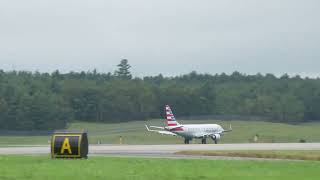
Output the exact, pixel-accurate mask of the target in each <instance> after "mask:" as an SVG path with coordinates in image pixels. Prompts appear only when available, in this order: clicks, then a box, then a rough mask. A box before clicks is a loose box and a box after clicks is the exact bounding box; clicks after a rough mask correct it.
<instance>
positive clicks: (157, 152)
mask: <svg viewBox="0 0 320 180" xmlns="http://www.w3.org/2000/svg"><path fill="white" fill-rule="evenodd" d="M189 150H320V143H261V144H188V145H184V144H183V145H181V144H170V145H90V146H89V156H116V157H119V156H123V157H148V158H183V159H186V158H187V159H235V160H242V159H249V160H250V159H252V160H257V158H237V157H208V156H186V155H176V154H174V153H175V152H179V151H189ZM12 154H15V155H46V154H47V155H49V154H50V147H49V146H41V145H38V146H23V145H21V146H10V147H0V155H12ZM259 160H261V159H259Z"/></svg>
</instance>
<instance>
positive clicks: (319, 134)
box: [0, 120, 320, 146]
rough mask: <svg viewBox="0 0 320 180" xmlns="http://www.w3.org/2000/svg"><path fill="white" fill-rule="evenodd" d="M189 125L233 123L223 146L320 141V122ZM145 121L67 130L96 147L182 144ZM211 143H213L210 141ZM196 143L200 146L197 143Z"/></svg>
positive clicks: (38, 139) (2, 140) (44, 139)
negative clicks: (84, 133) (83, 135)
mask: <svg viewBox="0 0 320 180" xmlns="http://www.w3.org/2000/svg"><path fill="white" fill-rule="evenodd" d="M179 122H180V123H182V124H187V123H217V124H221V125H222V126H223V127H224V128H225V129H228V127H229V124H232V128H233V131H232V132H230V133H226V134H225V135H224V136H223V137H222V139H221V141H220V143H247V142H250V141H252V139H253V137H254V135H255V134H258V135H259V142H268V143H270V142H299V140H300V139H305V140H306V141H307V142H320V131H319V129H320V123H305V124H300V125H289V124H282V123H270V122H257V121H218V120H188V121H186V120H179ZM145 123H146V122H145V121H135V122H128V123H118V124H103V123H84V122H75V123H71V124H70V125H69V128H68V129H75V130H82V129H85V130H87V131H88V135H89V142H90V143H91V144H96V143H97V142H98V141H100V142H102V143H105V144H118V143H119V137H120V136H122V141H123V143H124V144H178V143H179V144H182V143H183V139H182V138H179V137H172V136H163V135H159V134H156V133H152V132H147V131H146V130H145V127H144V124H145ZM164 123H165V121H164V120H151V121H148V122H147V124H149V125H160V126H163V125H164ZM49 139H50V136H26V137H25V136H0V146H1V145H2V146H3V145H14V144H47V143H48V140H49ZM208 142H209V143H212V141H211V140H208ZM193 143H200V140H194V141H193Z"/></svg>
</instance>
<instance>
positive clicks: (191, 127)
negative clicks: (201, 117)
mask: <svg viewBox="0 0 320 180" xmlns="http://www.w3.org/2000/svg"><path fill="white" fill-rule="evenodd" d="M223 131H224V129H223V128H222V127H221V126H220V125H218V124H185V125H181V128H175V129H172V132H174V133H176V134H177V135H179V136H182V137H185V138H201V137H203V136H205V135H208V134H221V133H222V132H223Z"/></svg>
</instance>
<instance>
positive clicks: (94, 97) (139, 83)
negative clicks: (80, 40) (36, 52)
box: [0, 60, 320, 130]
mask: <svg viewBox="0 0 320 180" xmlns="http://www.w3.org/2000/svg"><path fill="white" fill-rule="evenodd" d="M118 66H119V67H118V70H117V71H116V72H115V73H100V72H97V71H96V70H93V71H89V72H69V73H64V74H63V73H60V72H59V71H58V70H57V71H55V72H53V73H39V72H26V71H8V72H5V71H2V70H0V129H6V130H53V129H61V128H65V127H66V125H67V123H68V122H70V121H73V120H79V121H87V122H124V121H132V120H145V119H148V118H161V117H163V116H164V114H163V113H164V112H163V107H164V105H165V104H169V105H171V106H172V107H173V110H174V113H175V114H176V115H177V116H194V115H200V116H201V115H243V116H257V117H263V118H262V119H264V120H270V121H275V122H285V123H293V122H294V123H299V122H305V121H317V120H320V79H309V78H301V77H299V76H295V77H289V76H288V75H287V74H285V75H283V76H281V77H276V76H274V75H272V74H266V75H261V74H256V75H245V74H241V73H239V72H234V73H232V74H231V75H227V74H224V73H222V74H215V75H211V74H199V73H197V72H191V73H189V74H185V75H181V76H175V77H164V76H162V75H161V74H160V75H157V76H146V77H143V78H139V77H135V78H132V75H131V73H130V71H129V69H130V65H129V64H128V61H127V60H122V61H121V63H120V64H119V65H118Z"/></svg>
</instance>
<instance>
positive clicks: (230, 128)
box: [222, 124, 232, 133]
mask: <svg viewBox="0 0 320 180" xmlns="http://www.w3.org/2000/svg"><path fill="white" fill-rule="evenodd" d="M230 131H232V127H231V124H230V127H229V129H228V130H223V131H222V132H223V133H224V132H230Z"/></svg>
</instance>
